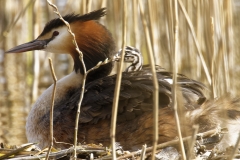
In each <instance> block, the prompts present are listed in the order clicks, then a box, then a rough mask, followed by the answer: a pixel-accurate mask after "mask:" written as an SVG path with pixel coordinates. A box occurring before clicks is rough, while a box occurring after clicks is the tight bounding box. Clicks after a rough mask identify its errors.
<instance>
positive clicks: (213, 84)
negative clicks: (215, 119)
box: [211, 17, 217, 98]
mask: <svg viewBox="0 0 240 160" xmlns="http://www.w3.org/2000/svg"><path fill="white" fill-rule="evenodd" d="M211 36H212V43H211V44H212V54H213V56H212V63H211V79H212V84H211V89H212V98H216V97H217V93H216V88H215V77H216V75H215V67H214V66H215V60H216V49H215V34H214V18H213V17H211Z"/></svg>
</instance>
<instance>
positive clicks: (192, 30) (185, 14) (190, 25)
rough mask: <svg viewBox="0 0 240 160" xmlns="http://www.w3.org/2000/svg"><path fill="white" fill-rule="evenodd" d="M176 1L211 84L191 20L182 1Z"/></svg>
mask: <svg viewBox="0 0 240 160" xmlns="http://www.w3.org/2000/svg"><path fill="white" fill-rule="evenodd" d="M178 3H179V5H180V8H181V10H182V12H183V14H184V16H185V18H186V20H187V22H188V27H189V29H190V31H191V33H192V36H193V39H194V42H195V45H196V47H197V51H198V56H199V58H200V60H201V62H202V66H203V69H204V71H205V74H206V77H207V80H208V83H209V84H210V85H211V84H212V80H211V76H210V74H209V71H208V68H207V65H206V62H205V60H204V58H203V54H202V52H201V49H200V45H199V43H198V41H197V37H196V33H195V31H194V29H193V25H192V23H191V20H190V18H189V16H188V14H187V11H186V9H185V7H184V6H183V3H182V1H181V0H178Z"/></svg>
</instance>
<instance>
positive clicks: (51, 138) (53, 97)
mask: <svg viewBox="0 0 240 160" xmlns="http://www.w3.org/2000/svg"><path fill="white" fill-rule="evenodd" d="M48 61H49V66H50V70H51V74H52V79H53V82H54V83H53V91H52V101H51V109H50V128H49V129H50V146H49V148H48V152H47V155H46V160H48V158H49V153H50V152H51V149H52V147H53V111H54V100H55V94H56V87H57V77H56V74H55V71H54V68H53V64H52V59H51V58H48Z"/></svg>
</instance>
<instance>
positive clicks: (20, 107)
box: [0, 0, 240, 145]
mask: <svg viewBox="0 0 240 160" xmlns="http://www.w3.org/2000/svg"><path fill="white" fill-rule="evenodd" d="M52 2H53V3H54V4H56V5H57V6H58V9H59V12H60V13H61V15H65V14H67V13H72V12H73V11H74V12H75V13H81V14H83V13H87V12H89V11H92V10H95V9H99V8H102V7H107V16H105V17H103V18H102V19H101V20H100V21H101V23H103V24H104V25H105V26H107V28H108V29H109V30H110V31H111V33H112V35H113V37H114V39H115V40H116V46H117V49H120V48H121V47H122V40H123V38H124V37H123V34H122V31H123V28H122V27H126V42H125V44H126V45H130V46H134V47H136V48H139V49H140V50H141V52H142V54H143V57H144V63H145V64H149V63H150V60H149V59H148V55H147V53H149V46H148V41H147V40H148V38H147V36H146V33H145V29H146V28H144V25H143V24H142V20H143V19H145V20H146V25H147V26H146V27H147V32H148V33H149V38H150V39H149V40H150V45H151V46H150V48H151V49H152V52H153V55H154V59H155V63H156V64H157V65H161V66H162V67H164V68H166V70H169V71H174V69H175V71H177V72H179V73H182V74H185V75H186V76H188V77H190V78H192V79H195V80H198V81H201V82H203V83H204V84H205V85H206V86H207V87H208V88H209V90H206V92H205V94H206V95H207V97H208V98H216V97H221V96H226V95H228V94H231V96H233V97H236V96H239V95H240V94H239V89H240V85H239V81H238V79H239V76H240V65H239V63H240V54H239V51H240V45H239V39H240V38H239V37H240V32H239V26H240V19H239V16H238V15H239V13H240V3H239V2H238V1H237V0H228V1H225V0H213V1H208V0H202V1H198V0H194V1H192V0H178V1H165V0H151V1H145V0H140V2H139V1H138V0H132V1H127V2H126V3H127V4H126V5H125V9H126V12H127V18H126V25H125V26H124V25H123V23H124V22H123V19H124V18H123V17H122V16H123V14H122V11H123V9H124V4H123V2H122V1H115V0H108V1H107V0H99V1H90V0H88V1H87V0H78V1H75V0H68V1H67V0H53V1H52ZM139 3H141V4H142V6H143V8H142V9H143V14H142V15H141V14H140V9H139ZM176 3H177V4H178V10H177V11H176V10H175V8H174V7H175V6H176ZM56 17H57V16H56V14H54V13H53V9H52V8H51V7H49V5H48V4H47V1H36V0H23V1H18V0H1V1H0V23H1V26H0V33H1V35H0V37H1V38H0V142H3V143H5V144H10V145H19V144H23V143H26V137H25V122H26V117H27V114H28V112H29V110H30V108H31V106H32V104H33V103H34V102H35V100H36V99H37V97H38V96H39V95H40V94H41V93H42V91H44V90H45V89H46V87H48V86H50V85H51V84H52V83H53V80H52V77H51V71H50V69H49V65H48V60H47V59H48V57H51V58H52V59H53V62H54V63H53V64H54V68H55V73H56V75H57V77H58V79H60V78H61V77H63V76H65V75H67V74H68V73H70V72H71V71H72V66H73V62H72V60H71V57H70V56H69V55H54V54H51V53H50V54H49V53H44V52H43V51H41V52H40V51H35V52H34V53H30V52H28V53H21V54H12V55H10V54H8V55H5V54H4V51H6V50H8V49H10V48H11V47H13V46H16V45H19V44H22V43H24V42H28V41H30V40H32V39H34V38H36V37H37V36H38V35H39V34H40V32H41V31H42V29H43V27H44V25H45V23H46V22H48V21H49V20H50V19H52V18H56ZM176 17H177V19H178V26H177V27H178V30H177V31H178V41H177V43H178V48H177V51H176V50H175V49H176V46H175V43H176V42H175V39H174V36H175V32H174V31H176V30H175V29H176V28H175V27H176ZM174 64H177V66H175V67H176V68H177V69H176V68H174V67H173V66H174ZM115 72H116V70H115V71H113V73H115ZM180 116H181V115H180Z"/></svg>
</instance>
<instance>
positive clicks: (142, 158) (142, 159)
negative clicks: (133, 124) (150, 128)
mask: <svg viewBox="0 0 240 160" xmlns="http://www.w3.org/2000/svg"><path fill="white" fill-rule="evenodd" d="M146 149H147V145H146V144H144V145H143V146H142V152H141V156H140V160H144V159H145V154H146Z"/></svg>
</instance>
